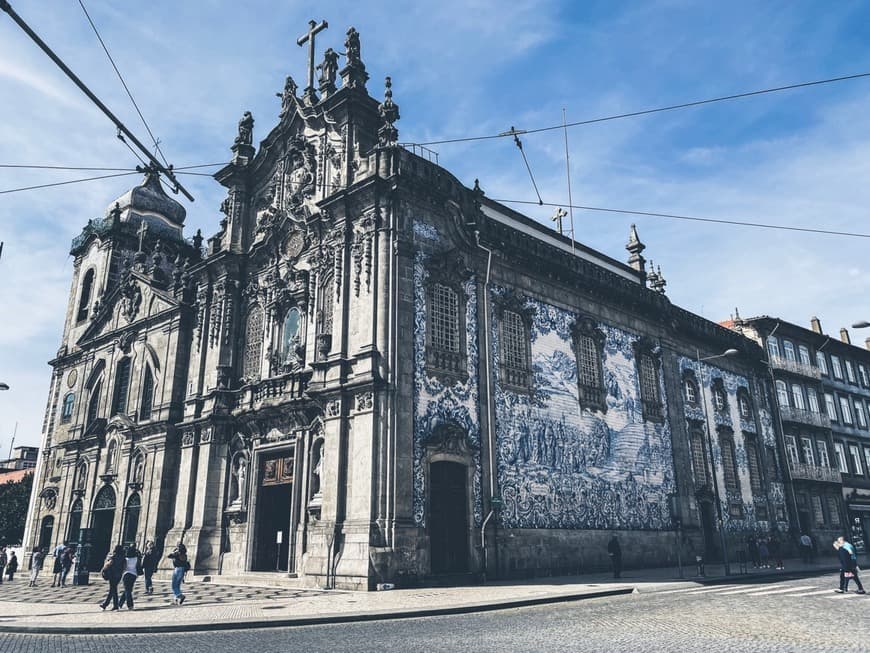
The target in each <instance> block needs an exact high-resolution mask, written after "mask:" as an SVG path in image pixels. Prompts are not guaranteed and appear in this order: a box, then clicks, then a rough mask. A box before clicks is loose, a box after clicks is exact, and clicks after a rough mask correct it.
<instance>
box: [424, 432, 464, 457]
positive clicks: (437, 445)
mask: <svg viewBox="0 0 870 653" xmlns="http://www.w3.org/2000/svg"><path fill="white" fill-rule="evenodd" d="M426 448H427V449H428V450H429V451H430V453H442V454H452V455H457V456H466V455H468V454H469V448H468V438H467V435H466V432H465V430H463V429H462V428H460V427H459V426H456V425H454V424H442V425H439V426H437V427H435V428H434V429H433V430H432V434H431V435H430V436H429V437H428V438H427V440H426Z"/></svg>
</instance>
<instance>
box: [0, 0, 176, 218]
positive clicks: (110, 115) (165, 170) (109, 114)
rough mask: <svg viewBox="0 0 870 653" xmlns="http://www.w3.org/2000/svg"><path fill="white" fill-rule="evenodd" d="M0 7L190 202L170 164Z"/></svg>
mask: <svg viewBox="0 0 870 653" xmlns="http://www.w3.org/2000/svg"><path fill="white" fill-rule="evenodd" d="M0 9H2V10H3V11H5V12H6V13H7V14H9V16H10V17H11V18H12V20H14V21H15V22H16V23H18V26H19V27H20V28H21V29H23V30H24V33H25V34H27V36H29V37H30V38H31V40H32V41H33V42H34V43H36V45H38V46H39V47H40V48H41V49H42V51H43V52H45V54H47V55H48V56H49V58H50V59H51V60H52V61H53V62H54V63H56V64H57V66H58V68H60V69H61V70H62V71H63V72H64V73H65V74H66V76H67V77H69V78H70V79H71V80H72V81H73V83H75V85H76V86H78V87H79V89H80V90H81V91H82V93H84V94H85V95H87V96H88V99H90V100H91V102H93V103H94V104H96V105H97V107H98V108H99V109H100V111H102V112H103V113H104V114H106V117H107V118H108V119H109V120H111V121H112V122H113V123H115V127H117V128H118V131H119V132H122V133H123V134H124V135H125V136H127V138H129V139H130V140H131V141H132V142H133V144H134V145H135V146H136V147H137V148H139V151H141V152H142V153H143V154H144V155H145V157H146V158H147V159H148V161H149V162H150V163H151V165H152V166H154V168H155V169H156V170H158V171H159V172H162V173H163V174H164V175H166V178H167V179H169V180H170V181H171V182H172V185H173V190H174V191H175V192H179V191H181V193H182V194H183V195H184V196H185V197H186V198H187V199H189V200H190V201H191V202H192V201H193V195H191V194H190V193H188V192H187V190H186V189H185V188H184V186H182V185H181V183H179V181H178V179H176V178H175V174H174V173H173V172H172V166H169V167H168V168H167V167H166V166H164V165H163V164H162V163H160V161H158V160H157V158H156V157H155V156H154V155H153V154H151V152H149V151H148V148H147V147H145V146H144V145H142V143H141V142H140V141H139V139H138V138H136V137H135V136H134V135H133V133H132V132H131V131H130V130H129V129H127V127H126V126H125V125H124V123H122V122H121V121H120V120H119V119H118V118H117V117H116V116H115V114H113V113H112V112H111V111H110V110H109V108H108V107H107V106H106V105H105V104H103V103H102V102H101V101H100V99H99V98H98V97H97V96H96V95H94V94H93V92H92V91H91V89H89V88H88V87H87V86H86V85H85V83H84V82H83V81H82V80H80V79H79V78H78V76H76V74H75V73H74V72H73V71H72V70H70V69H69V67H68V66H67V65H66V64H65V63H64V62H63V61H62V60H61V58H60V57H58V56H57V55H56V54H55V53H54V51H53V50H52V49H51V48H50V47H48V45H46V43H45V41H43V40H42V39H41V38H39V36H38V35H37V34H36V32H34V31H33V30H32V29H31V28H30V26H29V25H28V24H27V23H25V22H24V19H23V18H21V16H19V15H18V14H17V13H15V11H14V10H13V9H12V7H11V5H10V4H9V2H8V1H7V0H0Z"/></svg>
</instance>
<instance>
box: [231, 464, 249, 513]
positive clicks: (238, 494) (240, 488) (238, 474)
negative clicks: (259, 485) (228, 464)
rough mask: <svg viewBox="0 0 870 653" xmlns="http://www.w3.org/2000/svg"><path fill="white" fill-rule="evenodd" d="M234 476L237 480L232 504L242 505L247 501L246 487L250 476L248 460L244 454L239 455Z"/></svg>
mask: <svg viewBox="0 0 870 653" xmlns="http://www.w3.org/2000/svg"><path fill="white" fill-rule="evenodd" d="M233 478H234V481H235V484H236V486H235V488H233V489H234V490H235V492H234V493H233V494H234V495H235V498H234V499H233V502H232V505H234V506H240V505H243V504H244V502H245V488H246V487H247V486H246V481H247V478H248V461H247V459H246V458H245V457H244V456H239V457H238V460H237V461H236V468H235V469H234V470H233Z"/></svg>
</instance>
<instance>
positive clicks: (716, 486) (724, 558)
mask: <svg viewBox="0 0 870 653" xmlns="http://www.w3.org/2000/svg"><path fill="white" fill-rule="evenodd" d="M739 353H740V352H738V351H737V350H736V349H726V350H725V351H723V352H722V353H721V354H716V355H715V356H705V357H704V358H701V350H699V349H695V361H696V362H697V363H698V380H699V381H700V386H701V405H702V406H703V407H704V431H705V432H706V434H707V453H708V454H709V455H710V468H711V469H712V471H713V474H712V476H711V478H710V481H711V482H710V484H711V485H712V486H713V499H714V500H715V501H716V517H717V520H718V521H719V538H720V540H721V544H722V564H723V565H724V567H725V575H726V576H730V575H731V568H730V567H729V565H728V545H727V543H726V541H725V519H724V517H723V515H722V502H721V501H720V500H719V481H718V480H717V479H716V460H715V458H713V436H712V434H711V433H710V417H709V416H708V415H707V393H706V391H705V388H704V386H705V385H706V383H705V382H704V374H703V371H702V368H701V363H702V362H703V361H710V360H714V359H716V358H726V357H729V356H736V355H737V354H739Z"/></svg>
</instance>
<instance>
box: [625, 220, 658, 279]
mask: <svg viewBox="0 0 870 653" xmlns="http://www.w3.org/2000/svg"><path fill="white" fill-rule="evenodd" d="M625 249H627V250H628V253H629V254H631V256H629V257H628V264H629V265H630V266H631V267H632V268H634V269H635V270H637V271H638V272H640V273H641V274H642V275H644V276H645V275H646V259H645V258H644V257H643V256H642V255H641V252H643V250H645V249H646V245H644V244H643V243H642V242H640V238H639V237H638V235H637V227H635V226H634V225H631V229H630V230H629V232H628V244H626V246H625ZM650 265H652V261H650Z"/></svg>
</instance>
